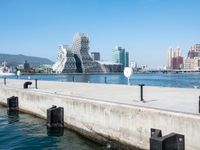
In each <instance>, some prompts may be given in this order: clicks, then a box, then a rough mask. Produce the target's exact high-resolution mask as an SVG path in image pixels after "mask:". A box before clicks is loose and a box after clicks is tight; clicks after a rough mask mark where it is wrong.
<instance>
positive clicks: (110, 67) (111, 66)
mask: <svg viewBox="0 0 200 150" xmlns="http://www.w3.org/2000/svg"><path fill="white" fill-rule="evenodd" d="M99 63H100V64H101V65H102V68H103V71H104V72H105V73H109V72H111V73H112V72H123V69H124V67H123V66H122V64H121V63H113V62H107V61H99Z"/></svg>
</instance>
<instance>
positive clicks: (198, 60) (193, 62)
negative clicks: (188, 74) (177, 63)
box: [184, 44, 200, 70]
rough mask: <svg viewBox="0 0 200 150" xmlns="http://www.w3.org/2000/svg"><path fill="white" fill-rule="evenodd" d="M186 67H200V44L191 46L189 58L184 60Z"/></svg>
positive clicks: (196, 68) (191, 68)
mask: <svg viewBox="0 0 200 150" xmlns="http://www.w3.org/2000/svg"><path fill="white" fill-rule="evenodd" d="M184 68H185V69H189V70H199V69H200V44H195V45H192V46H191V47H190V50H189V52H188V55H187V58H186V59H185V61H184Z"/></svg>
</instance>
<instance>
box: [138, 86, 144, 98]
mask: <svg viewBox="0 0 200 150" xmlns="http://www.w3.org/2000/svg"><path fill="white" fill-rule="evenodd" d="M138 85H139V86H140V101H144V98H143V86H144V84H138Z"/></svg>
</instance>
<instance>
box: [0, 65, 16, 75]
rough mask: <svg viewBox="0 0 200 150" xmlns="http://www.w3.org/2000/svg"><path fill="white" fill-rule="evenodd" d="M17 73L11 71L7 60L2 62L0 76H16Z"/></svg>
mask: <svg viewBox="0 0 200 150" xmlns="http://www.w3.org/2000/svg"><path fill="white" fill-rule="evenodd" d="M14 75H15V74H14V73H12V72H11V70H10V69H9V68H8V67H7V66H6V62H5V61H4V62H3V63H2V66H1V67H0V76H14Z"/></svg>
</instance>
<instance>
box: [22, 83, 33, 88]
mask: <svg viewBox="0 0 200 150" xmlns="http://www.w3.org/2000/svg"><path fill="white" fill-rule="evenodd" d="M31 84H32V82H25V83H24V89H28V86H29V85H31Z"/></svg>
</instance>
